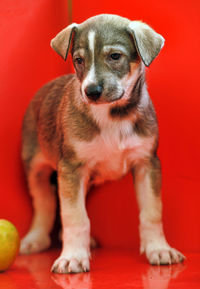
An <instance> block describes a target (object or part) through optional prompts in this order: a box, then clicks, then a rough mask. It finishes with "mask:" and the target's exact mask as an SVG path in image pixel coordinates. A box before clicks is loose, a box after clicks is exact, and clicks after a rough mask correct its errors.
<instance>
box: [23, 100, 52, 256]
mask: <svg viewBox="0 0 200 289" xmlns="http://www.w3.org/2000/svg"><path fill="white" fill-rule="evenodd" d="M22 134H23V135H22V160H23V164H24V168H25V173H26V177H27V182H28V187H29V191H30V195H31V197H32V199H33V202H32V203H33V219H32V224H31V227H30V229H29V232H28V233H27V235H26V236H25V237H24V238H23V239H22V241H21V248H20V252H21V253H23V254H29V253H36V252H40V251H42V250H44V249H47V248H48V247H49V246H50V237H49V233H50V231H51V229H52V227H53V224H54V219H55V211H56V195H55V187H54V186H53V185H51V183H50V176H51V173H52V171H53V169H52V167H51V166H50V165H49V164H48V162H47V161H46V159H45V158H44V156H43V155H42V153H41V152H40V147H39V144H38V140H37V130H36V122H35V114H34V110H33V107H32V105H30V106H29V108H28V110H27V112H26V115H25V118H24V123H23V133H22Z"/></svg>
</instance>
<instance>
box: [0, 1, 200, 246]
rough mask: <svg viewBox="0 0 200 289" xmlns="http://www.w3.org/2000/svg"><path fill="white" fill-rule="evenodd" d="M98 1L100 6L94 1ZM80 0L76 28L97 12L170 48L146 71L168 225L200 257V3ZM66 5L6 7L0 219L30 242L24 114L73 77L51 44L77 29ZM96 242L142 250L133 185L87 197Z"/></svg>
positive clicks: (0, 30) (170, 234)
mask: <svg viewBox="0 0 200 289" xmlns="http://www.w3.org/2000/svg"><path fill="white" fill-rule="evenodd" d="M96 2H97V1H96ZM96 2H94V1H93V0H85V1H80V0H73V14H72V20H73V22H77V23H80V22H81V21H83V20H85V19H86V18H88V17H90V16H93V15H95V14H99V13H112V14H119V15H121V16H125V17H128V18H130V19H132V20H143V21H144V22H147V23H148V24H150V25H151V26H152V27H153V28H154V29H155V30H156V31H158V32H159V33H160V34H162V35H163V36H164V37H165V39H166V44H165V47H164V49H163V50H162V52H161V54H160V55H159V57H158V58H157V59H156V60H155V61H154V62H153V64H152V65H151V66H150V68H149V69H148V71H147V80H148V86H149V92H150V95H151V97H152V99H153V102H154V104H155V107H156V111H157V115H158V120H159V127H160V147H159V156H160V159H161V161H162V170H163V202H164V211H163V220H164V228H165V232H166V235H167V238H168V241H169V242H170V244H171V245H172V246H175V247H177V248H178V249H179V250H183V251H199V250H200V230H199V228H200V210H199V204H200V193H199V191H200V190H199V185H200V182H199V163H200V136H199V123H200V122H199V115H200V111H199V107H200V98H199V73H198V70H199V67H198V64H199V60H200V59H199V58H200V56H199V47H200V37H199V29H200V23H199V21H200V18H199V12H200V2H199V0H190V1H182V0H160V1H156V0H148V1H147V0H141V1H131V0H123V1H122V2H120V1H113V0H111V1H107V0H102V1H98V2H97V3H96ZM68 11H69V9H68V7H67V1H66V0H60V1H54V0H40V1H27V0H20V1H9V2H8V1H6V0H3V1H1V2H0V21H1V23H0V43H1V45H0V49H1V53H0V63H1V65H0V124H1V126H0V139H1V141H0V164H1V165H0V176H1V182H0V184H1V186H0V218H6V219H8V220H11V221H12V222H13V223H14V224H15V225H16V226H17V228H18V229H19V232H20V235H21V236H23V235H24V234H25V232H26V231H27V230H28V227H29V224H30V221H31V216H32V209H31V201H30V198H29V196H28V193H27V188H26V184H25V180H24V174H23V170H22V165H21V161H20V141H21V140H20V133H21V132H20V131H21V123H22V118H23V115H24V112H25V109H26V107H27V105H28V103H29V101H30V99H31V98H32V96H33V94H34V93H35V92H36V90H37V89H38V88H39V87H40V86H41V85H42V84H44V83H45V82H47V81H49V80H51V79H52V78H55V77H56V76H59V75H61V74H64V73H66V72H69V71H70V64H69V62H67V63H65V62H64V61H63V60H62V59H61V58H60V57H59V56H58V55H56V53H55V52H54V51H53V50H52V49H51V48H50V46H49V42H50V40H51V38H53V37H54V36H55V34H56V33H57V32H59V31H60V30H61V29H62V28H64V27H65V26H67V25H68V24H69V18H70V16H69V13H68ZM88 212H89V216H90V217H91V223H92V232H93V235H95V236H96V237H97V239H98V240H99V241H100V242H101V244H102V245H103V246H105V247H111V246H112V247H129V248H130V247H133V248H138V247H139V237H138V209H137V205H136V201H135V196H134V190H133V185H132V178H131V176H130V175H128V176H127V177H125V178H124V179H122V180H120V181H118V182H113V183H107V184H105V185H104V186H101V187H98V188H96V189H95V190H94V191H93V192H92V193H91V194H90V195H89V197H88Z"/></svg>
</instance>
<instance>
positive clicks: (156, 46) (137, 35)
mask: <svg viewBox="0 0 200 289" xmlns="http://www.w3.org/2000/svg"><path fill="white" fill-rule="evenodd" d="M128 30H129V33H131V35H132V36H133V39H134V42H135V46H136V49H137V52H138V54H139V56H140V57H141V59H142V61H143V62H144V64H145V65H146V66H149V65H150V64H151V62H152V61H153V60H154V58H155V57H156V56H157V55H158V54H159V52H160V50H161V49H162V47H163V45H164V42H165V39H164V38H163V37H162V36H161V35H160V34H158V33H156V32H155V31H154V30H153V29H152V28H151V27H150V26H148V25H147V24H145V23H143V22H141V21H132V22H131V23H130V24H129V27H128Z"/></svg>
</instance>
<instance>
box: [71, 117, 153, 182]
mask: <svg viewBox="0 0 200 289" xmlns="http://www.w3.org/2000/svg"><path fill="white" fill-rule="evenodd" d="M153 143H154V138H153V137H148V138H144V137H140V136H138V135H137V134H135V133H134V132H133V122H131V121H129V120H125V121H117V122H116V121H115V122H114V121H109V123H107V124H106V126H104V127H103V128H101V133H100V134H99V135H98V136H96V137H95V138H94V139H93V140H92V141H91V142H84V141H79V142H76V143H75V148H76V152H77V154H78V157H79V158H80V159H81V160H83V161H84V162H85V164H86V166H87V168H88V169H89V173H90V174H91V175H92V176H93V178H94V180H93V182H94V183H102V182H104V181H106V180H114V179H118V178H120V177H122V176H123V175H125V174H127V172H128V171H129V170H130V168H131V167H133V166H134V164H135V163H136V162H138V161H140V160H142V159H144V158H145V157H148V156H149V155H150V151H151V149H152V146H153Z"/></svg>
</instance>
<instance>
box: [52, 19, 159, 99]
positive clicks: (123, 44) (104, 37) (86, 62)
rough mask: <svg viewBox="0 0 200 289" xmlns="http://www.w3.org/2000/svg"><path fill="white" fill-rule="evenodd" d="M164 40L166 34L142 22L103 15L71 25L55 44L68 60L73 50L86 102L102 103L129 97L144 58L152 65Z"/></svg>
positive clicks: (53, 41) (82, 93) (53, 44)
mask: <svg viewBox="0 0 200 289" xmlns="http://www.w3.org/2000/svg"><path fill="white" fill-rule="evenodd" d="M163 42H164V40H163V38H162V36H160V35H159V34H157V33H156V32H155V31H154V30H153V29H151V28H150V27H149V26H148V25H146V24H144V23H142V22H138V21H132V22H131V21H130V20H128V19H126V18H122V17H119V16H115V15H99V16H95V17H92V18H90V19H88V20H87V21H85V22H83V23H82V24H79V25H78V24H71V25H70V26H68V27H67V28H65V29H64V30H62V31H61V32H60V33H59V34H58V35H57V36H56V37H55V38H54V39H53V40H52V43H51V45H52V47H53V48H54V49H55V50H56V51H57V52H58V53H59V54H60V55H61V56H62V57H63V58H64V59H66V57H67V53H68V50H69V49H70V50H71V53H72V58H73V63H74V67H75V70H76V73H77V77H78V79H79V80H80V83H81V96H82V98H83V101H85V102H92V103H95V104H98V103H113V102H115V101H119V100H120V101H122V102H123V100H127V99H128V98H129V97H130V91H131V88H132V87H133V86H134V84H135V82H136V80H137V78H138V76H139V74H140V73H141V70H142V61H143V62H144V64H145V65H149V64H150V63H151V62H152V60H153V59H154V58H155V57H156V55H157V54H158V53H159V51H160V49H161V47H162V45H163ZM141 59H142V61H141Z"/></svg>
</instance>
